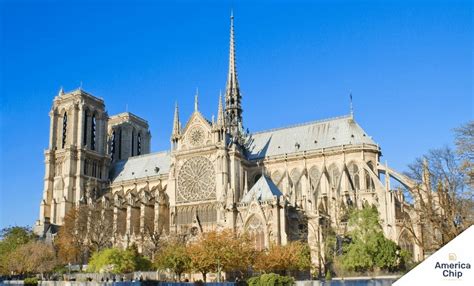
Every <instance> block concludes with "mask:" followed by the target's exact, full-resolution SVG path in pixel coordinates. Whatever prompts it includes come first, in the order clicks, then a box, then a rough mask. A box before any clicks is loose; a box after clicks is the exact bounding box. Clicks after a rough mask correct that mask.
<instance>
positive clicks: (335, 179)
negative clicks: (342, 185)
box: [329, 165, 340, 189]
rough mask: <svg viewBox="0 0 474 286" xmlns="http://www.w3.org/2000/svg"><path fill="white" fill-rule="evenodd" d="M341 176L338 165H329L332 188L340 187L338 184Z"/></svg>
mask: <svg viewBox="0 0 474 286" xmlns="http://www.w3.org/2000/svg"><path fill="white" fill-rule="evenodd" d="M339 176H340V175H339V170H338V168H337V167H336V165H332V166H331V167H329V185H330V186H331V188H333V189H336V188H337V187H338V186H337V184H338V183H339Z"/></svg>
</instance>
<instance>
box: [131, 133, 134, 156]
mask: <svg viewBox="0 0 474 286" xmlns="http://www.w3.org/2000/svg"><path fill="white" fill-rule="evenodd" d="M131 154H132V155H131V156H132V157H133V156H134V155H135V130H132V152H131Z"/></svg>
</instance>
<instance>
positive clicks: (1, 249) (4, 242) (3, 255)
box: [0, 226, 36, 274]
mask: <svg viewBox="0 0 474 286" xmlns="http://www.w3.org/2000/svg"><path fill="white" fill-rule="evenodd" d="M34 240H36V236H35V235H34V234H33V232H32V231H31V229H29V228H28V227H20V226H14V227H7V228H4V229H2V230H1V231H0V274H9V273H10V272H11V271H12V266H11V263H12V261H11V260H12V258H11V255H12V253H13V252H14V251H15V250H16V249H17V248H18V247H21V246H22V245H25V244H27V243H28V242H30V241H34Z"/></svg>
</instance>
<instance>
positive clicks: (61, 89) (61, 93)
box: [58, 86, 64, 96]
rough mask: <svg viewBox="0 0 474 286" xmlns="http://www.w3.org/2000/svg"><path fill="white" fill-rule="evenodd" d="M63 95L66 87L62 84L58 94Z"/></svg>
mask: <svg viewBox="0 0 474 286" xmlns="http://www.w3.org/2000/svg"><path fill="white" fill-rule="evenodd" d="M61 95H64V89H63V87H62V86H61V88H60V89H59V92H58V96H61Z"/></svg>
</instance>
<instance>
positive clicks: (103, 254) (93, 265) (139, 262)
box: [87, 248, 151, 273]
mask: <svg viewBox="0 0 474 286" xmlns="http://www.w3.org/2000/svg"><path fill="white" fill-rule="evenodd" d="M150 268H151V262H150V261H149V260H148V259H146V258H145V257H143V256H142V255H140V254H139V253H138V252H137V251H136V249H133V248H129V249H126V250H121V249H118V248H107V249H104V250H101V251H98V252H95V253H94V254H93V255H92V257H91V259H90V261H89V264H88V267H87V271H89V272H110V273H129V272H133V271H138V270H149V269H150Z"/></svg>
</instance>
